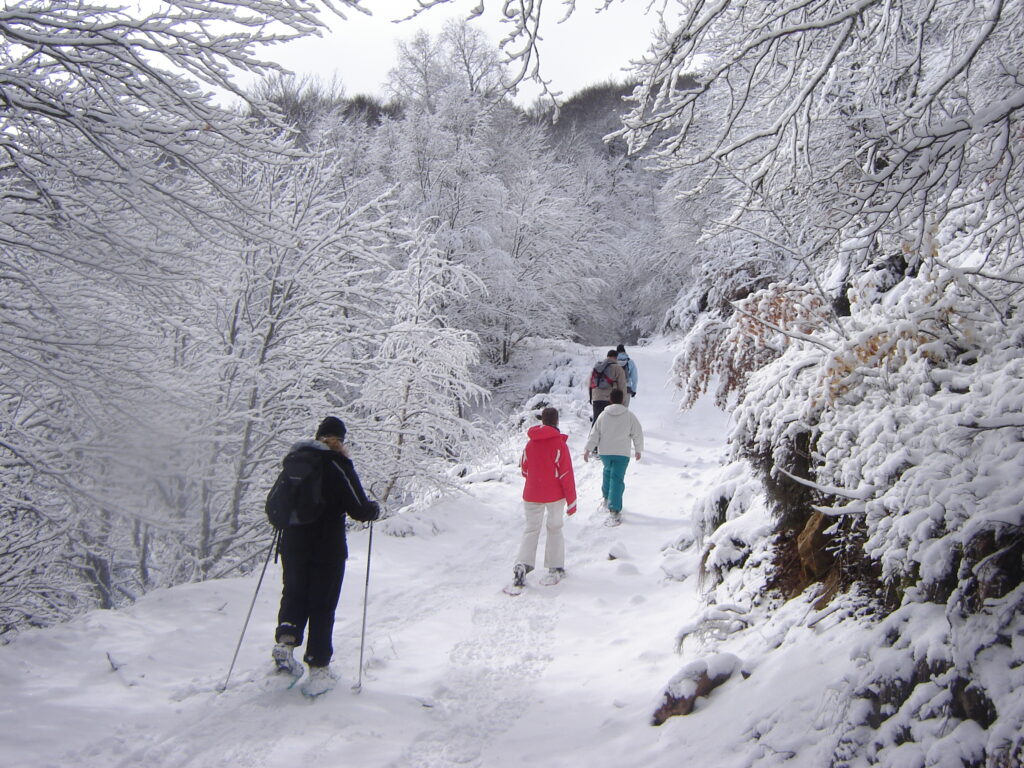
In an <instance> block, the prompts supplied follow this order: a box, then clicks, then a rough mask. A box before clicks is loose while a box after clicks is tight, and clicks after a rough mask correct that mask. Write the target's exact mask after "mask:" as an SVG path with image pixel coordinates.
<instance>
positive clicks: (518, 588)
mask: <svg viewBox="0 0 1024 768" xmlns="http://www.w3.org/2000/svg"><path fill="white" fill-rule="evenodd" d="M527 569H528V566H527V565H526V564H525V563H516V564H515V567H513V568H512V583H511V584H509V585H508V586H507V587H505V594H506V595H521V594H522V593H523V588H524V587H525V586H526V573H527Z"/></svg>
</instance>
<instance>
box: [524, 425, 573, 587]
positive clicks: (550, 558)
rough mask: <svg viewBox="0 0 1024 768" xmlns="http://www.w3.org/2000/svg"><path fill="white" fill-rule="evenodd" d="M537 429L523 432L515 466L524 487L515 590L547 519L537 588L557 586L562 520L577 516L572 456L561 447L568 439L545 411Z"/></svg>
mask: <svg viewBox="0 0 1024 768" xmlns="http://www.w3.org/2000/svg"><path fill="white" fill-rule="evenodd" d="M540 420H541V423H540V424H539V425H537V426H535V427H530V429H529V430H528V431H527V433H526V434H527V436H528V437H529V441H528V442H527V443H526V448H524V449H523V456H522V458H521V459H520V460H519V466H520V469H521V470H522V472H523V477H525V478H526V484H525V485H524V486H523V508H524V510H525V512H526V529H525V530H524V531H523V541H522V544H521V545H520V546H519V556H518V557H517V558H516V564H515V567H514V568H513V571H512V573H513V581H512V584H513V586H515V587H522V586H523V584H524V579H525V578H526V574H528V573H529V572H530V571H532V570H533V565H534V562H535V560H536V559H537V541H538V540H539V538H540V527H541V524H542V523H543V522H544V518H545V512H546V513H547V539H546V542H545V545H544V566H545V567H546V568H547V569H548V572H547V574H546V575H545V576H544V578H542V579H541V584H545V585H551V584H557V583H558V582H559V581H560V580H561V579H562V577H563V576H564V575H565V537H564V536H563V535H562V526H563V525H564V524H565V515H566V514H568V515H574V514H576V479H575V477H574V476H573V472H572V456H571V455H570V454H569V448H568V446H566V440H567V438H568V436H567V435H563V434H562V433H561V432H559V431H558V410H557V409H555V408H545V409H544V410H543V411H541V414H540Z"/></svg>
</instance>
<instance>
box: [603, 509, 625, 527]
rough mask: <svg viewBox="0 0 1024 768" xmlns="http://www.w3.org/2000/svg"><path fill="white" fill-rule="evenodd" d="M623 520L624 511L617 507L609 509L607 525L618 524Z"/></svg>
mask: <svg viewBox="0 0 1024 768" xmlns="http://www.w3.org/2000/svg"><path fill="white" fill-rule="evenodd" d="M621 522H622V512H621V511H619V510H617V509H609V510H608V521H607V522H606V523H605V524H606V525H618V524H619V523H621Z"/></svg>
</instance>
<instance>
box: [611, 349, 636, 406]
mask: <svg viewBox="0 0 1024 768" xmlns="http://www.w3.org/2000/svg"><path fill="white" fill-rule="evenodd" d="M615 351H616V352H618V353H619V365H621V366H622V370H624V371H625V372H626V392H627V394H628V395H629V397H636V380H637V374H636V361H635V360H633V358H631V357H630V356H629V355H627V354H626V347H625V346H623V345H622V344H619V346H617V347H616V348H615ZM626 404H627V405H628V404H629V399H628V398H627V399H626Z"/></svg>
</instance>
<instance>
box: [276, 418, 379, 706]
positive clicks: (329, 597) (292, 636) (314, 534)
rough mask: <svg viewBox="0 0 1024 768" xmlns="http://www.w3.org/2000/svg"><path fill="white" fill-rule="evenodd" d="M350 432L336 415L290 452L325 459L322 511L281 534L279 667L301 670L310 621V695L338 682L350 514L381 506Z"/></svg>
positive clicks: (319, 491)
mask: <svg viewBox="0 0 1024 768" xmlns="http://www.w3.org/2000/svg"><path fill="white" fill-rule="evenodd" d="M344 440H345V424H344V423H343V422H342V421H341V419H337V418H335V417H334V416H328V417H327V418H326V419H324V420H323V422H321V424H320V426H319V428H318V429H317V431H316V440H300V441H299V442H297V443H295V445H293V446H292V447H291V450H290V451H289V452H288V458H292V457H299V458H302V459H305V460H307V461H309V462H311V463H313V465H314V466H316V464H315V462H317V461H319V466H317V469H318V470H319V472H318V473H316V474H315V475H314V477H315V478H316V479H318V480H320V481H321V483H322V484H321V485H319V486H318V488H315V489H314V494H313V495H314V496H315V497H316V498H317V500H318V506H319V507H321V511H320V514H319V515H318V516H317V517H316V519H314V520H313V521H312V522H308V523H304V524H299V525H290V526H288V527H286V528H284V529H283V531H282V534H281V545H280V547H281V565H282V567H283V570H284V588H283V590H282V593H281V607H280V610H279V611H278V615H277V620H278V625H277V632H276V633H275V640H276V642H277V644H276V645H275V646H274V651H273V657H274V663H275V664H276V665H277V668H278V670H280V671H282V672H288V673H291V674H293V675H296V676H299V675H301V674H302V665H301V664H300V663H299V662H298V661H297V660H296V659H295V658H294V657H293V656H292V649H294V648H295V647H296V646H298V645H301V644H302V633H303V631H304V630H305V629H306V624H307V623H308V624H309V637H308V639H307V641H306V653H305V655H304V656H303V657H302V658H303V661H305V662H306V663H307V664H308V665H309V679H308V680H307V681H306V683H305V684H304V685H303V687H302V691H303V693H305V694H307V695H309V696H316V695H319V694H321V693H324V692H325V691H327V690H329V689H330V688H331V687H332V684H333V682H334V677H333V675H332V674H331V671H330V667H329V664H330V663H331V657H332V656H333V654H334V647H333V645H332V642H331V635H332V634H333V632H334V612H335V610H336V609H337V607H338V597H339V596H340V595H341V582H342V580H343V579H344V578H345V560H346V558H347V557H348V546H347V543H346V541H345V515H346V514H348V515H349V516H350V517H353V518H355V519H356V520H362V521H370V520H376V519H377V517H378V515H379V514H380V509H379V507H378V506H377V503H376V502H373V501H369V500H368V499H367V498H366V494H365V493H364V492H363V487H362V485H361V484H360V482H359V476H358V475H357V474H356V470H355V467H354V466H353V464H352V459H351V458H350V457H349V452H348V447H347V446H346V445H345V444H344ZM287 462H288V459H287V458H286V463H287Z"/></svg>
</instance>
